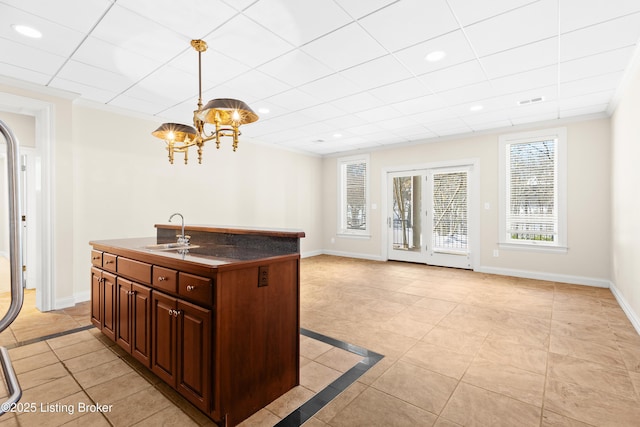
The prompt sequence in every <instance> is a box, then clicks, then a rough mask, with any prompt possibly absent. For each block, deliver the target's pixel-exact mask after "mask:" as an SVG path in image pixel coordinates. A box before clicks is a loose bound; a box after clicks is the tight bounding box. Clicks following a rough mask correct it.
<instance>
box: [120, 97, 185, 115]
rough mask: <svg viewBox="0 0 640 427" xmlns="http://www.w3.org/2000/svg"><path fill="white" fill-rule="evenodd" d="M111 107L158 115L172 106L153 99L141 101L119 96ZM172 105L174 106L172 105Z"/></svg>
mask: <svg viewBox="0 0 640 427" xmlns="http://www.w3.org/2000/svg"><path fill="white" fill-rule="evenodd" d="M109 105H112V106H114V107H119V108H123V109H128V110H132V111H136V112H142V113H146V114H150V115H153V114H157V113H158V112H159V111H161V110H163V109H165V108H167V107H168V106H170V105H164V106H163V105H161V104H159V103H157V102H155V100H152V99H151V98H147V99H140V98H136V97H132V96H126V95H118V96H116V97H115V98H114V99H112V100H110V101H109ZM171 105H172V104H171Z"/></svg>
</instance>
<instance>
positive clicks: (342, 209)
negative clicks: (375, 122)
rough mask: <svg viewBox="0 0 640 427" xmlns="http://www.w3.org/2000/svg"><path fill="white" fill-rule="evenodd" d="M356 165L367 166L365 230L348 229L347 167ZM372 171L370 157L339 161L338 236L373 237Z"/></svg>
mask: <svg viewBox="0 0 640 427" xmlns="http://www.w3.org/2000/svg"><path fill="white" fill-rule="evenodd" d="M354 163H365V164H366V176H365V218H366V219H365V228H363V229H359V230H354V229H349V228H347V192H346V190H347V185H346V184H347V183H346V167H347V165H350V164H354ZM370 176H371V169H370V163H369V155H368V154H364V155H358V156H349V157H342V158H339V159H338V233H337V234H338V236H341V237H352V238H369V237H371V234H370V230H371V209H370V206H369V200H370V199H369V194H370V186H369V177H370Z"/></svg>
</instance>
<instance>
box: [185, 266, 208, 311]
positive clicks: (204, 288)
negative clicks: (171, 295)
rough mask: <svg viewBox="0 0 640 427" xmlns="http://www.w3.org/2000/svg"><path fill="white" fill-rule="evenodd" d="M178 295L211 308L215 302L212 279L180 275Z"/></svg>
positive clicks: (186, 274)
mask: <svg viewBox="0 0 640 427" xmlns="http://www.w3.org/2000/svg"><path fill="white" fill-rule="evenodd" d="M178 285H179V287H178V294H179V295H180V296H183V297H185V298H186V299H189V300H192V301H195V302H198V303H201V304H205V305H208V306H210V305H211V304H212V302H213V286H212V281H211V279H209V278H207V277H201V276H194V275H193V274H188V273H182V272H180V273H178Z"/></svg>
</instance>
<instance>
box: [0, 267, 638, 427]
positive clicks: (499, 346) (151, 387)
mask: <svg viewBox="0 0 640 427" xmlns="http://www.w3.org/2000/svg"><path fill="white" fill-rule="evenodd" d="M301 274H302V280H301V321H302V322H301V323H302V326H303V327H304V328H306V329H309V330H312V331H315V332H318V333H320V334H324V335H326V336H329V337H333V338H336V339H338V340H343V341H346V342H349V343H353V344H355V345H358V346H361V347H364V348H367V349H370V350H372V351H375V352H378V353H381V354H383V355H385V357H384V358H383V359H382V360H381V361H380V362H379V363H377V364H376V365H375V366H374V367H373V368H372V369H370V370H369V371H368V372H367V373H365V374H364V375H363V376H362V377H360V378H359V379H358V380H357V381H355V382H354V383H353V384H352V385H351V386H349V387H348V388H347V389H346V390H345V391H344V392H343V393H342V394H341V395H339V396H338V397H337V398H335V399H334V400H333V401H331V402H330V403H329V404H328V405H327V406H325V407H324V408H323V409H321V410H320V411H319V412H318V413H316V414H315V416H314V417H313V418H311V419H310V420H309V421H308V422H307V423H306V424H305V426H310V427H321V426H332V427H338V426H432V425H433V426H438V427H445V426H456V425H471V426H528V425H531V426H545V427H547V426H627V425H628V426H637V425H638V423H639V421H638V420H640V336H639V335H638V333H637V332H636V331H635V330H634V328H633V327H632V325H631V324H630V322H629V321H628V319H627V318H626V316H625V315H624V313H623V311H622V310H621V309H620V307H619V306H618V304H617V302H616V300H615V299H614V297H613V296H612V294H611V292H610V291H609V290H607V289H600V288H592V287H583V286H574V285H566V284H560V283H554V282H543V281H535V280H527V279H517V278H513V277H503V276H493V275H487V274H481V273H473V272H470V271H464V270H455V269H447V268H435V267H428V266H424V265H417V264H408V263H396V262H387V263H382V262H374V261H366V260H356V259H348V258H338V257H331V256H324V255H323V256H317V257H312V258H306V259H304V260H303V261H302V267H301ZM29 298H33V296H32V295H27V300H28V299H29ZM6 305H7V302H6V298H0V307H3V308H4V307H6ZM28 306H29V305H28V303H25V307H28ZM31 306H32V305H31ZM0 311H3V310H0ZM87 313H88V305H87V304H80V305H78V306H76V307H74V308H73V309H68V310H61V311H57V312H53V313H38V312H37V311H36V310H35V309H28V308H25V311H24V312H23V313H21V316H20V318H19V319H18V320H16V322H15V323H14V324H13V325H12V326H11V328H10V329H9V330H7V331H5V332H3V333H2V334H0V344H2V345H8V346H11V345H15V343H16V342H25V341H27V340H30V339H32V338H37V337H38V336H43V335H47V334H49V333H52V332H59V331H60V330H65V328H67V329H72V328H77V327H82V326H84V325H87V324H88V323H89V322H88V314H87ZM29 317H33V318H34V319H37V320H36V321H35V322H34V321H30V320H29V319H28V318H29ZM65 325H66V326H65ZM49 328H51V329H49ZM301 342H302V355H301V357H302V359H301V360H302V363H301V365H302V367H301V377H302V379H303V385H302V386H301V387H298V388H296V389H294V390H292V391H291V392H290V393H288V394H286V395H285V396H283V398H281V399H279V400H278V401H277V402H274V403H273V404H272V405H269V407H267V408H265V409H263V410H261V411H259V412H258V413H256V414H255V415H254V416H253V417H251V418H250V419H248V420H247V421H246V422H245V423H244V425H245V426H272V425H275V424H276V423H277V422H278V421H279V420H280V418H282V417H283V416H285V415H286V413H288V412H289V411H290V410H292V409H294V408H296V407H297V406H299V405H300V404H301V403H302V402H304V401H305V400H306V399H307V398H308V397H309V396H311V395H313V394H314V393H315V392H317V391H318V390H319V389H321V388H322V387H324V385H326V384H328V383H329V382H330V381H332V380H333V379H335V378H337V376H339V375H340V372H343V371H344V370H346V369H348V367H349V365H350V364H352V363H356V362H357V360H356V359H357V358H354V357H353V355H352V354H341V357H340V358H338V359H337V360H338V361H336V358H335V357H334V356H335V354H334V353H336V351H335V349H333V348H331V347H324V346H323V344H324V343H318V342H314V341H313V340H312V341H308V340H307V337H302V339H301ZM110 344H111V343H109V341H108V340H106V339H104V338H102V337H101V335H100V334H99V333H98V332H97V331H96V330H95V329H89V330H86V331H82V332H77V333H74V334H70V335H66V336H62V337H58V338H53V339H49V340H45V341H39V342H36V343H33V344H28V345H21V346H18V347H15V348H12V349H11V350H10V354H11V357H12V359H13V360H14V366H15V369H16V372H17V374H18V377H19V379H20V381H21V383H22V385H23V388H24V389H25V391H24V395H23V399H22V402H51V403H55V402H58V403H59V405H60V406H59V407H58V408H62V409H64V408H65V406H64V404H66V405H67V406H66V408H68V407H70V406H73V407H75V408H77V405H78V403H79V402H84V403H87V404H93V403H96V402H97V403H100V404H104V405H113V406H112V408H111V411H108V412H105V413H103V414H100V413H83V414H79V413H78V412H77V411H76V412H75V413H74V414H73V415H71V414H68V413H65V412H64V411H62V412H58V413H56V412H50V413H42V412H41V411H39V412H36V413H23V414H19V415H16V414H6V415H5V416H3V417H1V418H0V425H2V426H5V425H6V426H10V425H22V426H31V425H52V426H55V425H63V424H65V423H68V424H69V425H83V426H86V425H115V426H121V425H123V426H124V425H133V424H136V423H137V424H136V425H159V424H161V423H169V424H173V425H206V424H207V419H206V418H204V417H203V416H202V415H201V414H199V413H198V412H197V411H196V410H194V409H193V408H191V407H190V406H189V405H188V404H186V403H185V402H184V401H183V400H182V399H181V398H180V397H179V396H177V395H175V394H174V393H171V391H170V390H168V389H167V388H166V387H165V386H163V385H162V383H160V382H158V380H157V379H156V378H155V377H154V376H153V375H151V374H148V373H146V372H145V371H144V370H140V368H139V367H138V366H136V364H135V363H134V362H131V360H129V359H128V358H126V357H124V356H123V355H122V354H121V352H120V351H119V350H118V347H117V346H113V345H110ZM337 353H338V354H340V353H339V352H337ZM89 367H91V368H92V369H88V368H89Z"/></svg>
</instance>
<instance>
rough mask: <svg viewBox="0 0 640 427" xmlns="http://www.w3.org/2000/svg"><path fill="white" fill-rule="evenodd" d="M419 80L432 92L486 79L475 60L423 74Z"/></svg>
mask: <svg viewBox="0 0 640 427" xmlns="http://www.w3.org/2000/svg"><path fill="white" fill-rule="evenodd" d="M420 80H422V81H423V82H424V84H426V85H427V86H428V87H429V88H431V89H432V90H433V91H434V92H436V93H438V92H442V91H446V90H449V89H455V88H459V87H463V86H468V85H471V84H474V83H479V82H482V81H486V76H485V74H484V70H483V69H482V67H481V66H480V63H479V62H478V61H476V60H473V61H469V62H464V63H462V64H458V65H453V66H451V67H449V68H444V69H442V70H438V71H433V72H431V73H427V74H423V75H421V76H420Z"/></svg>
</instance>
